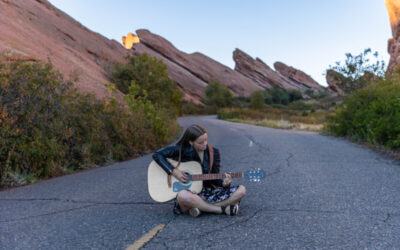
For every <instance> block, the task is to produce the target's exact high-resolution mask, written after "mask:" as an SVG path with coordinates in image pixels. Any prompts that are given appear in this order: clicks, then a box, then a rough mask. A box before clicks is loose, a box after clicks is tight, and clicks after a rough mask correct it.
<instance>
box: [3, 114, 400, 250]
mask: <svg viewBox="0 0 400 250" xmlns="http://www.w3.org/2000/svg"><path fill="white" fill-rule="evenodd" d="M179 122H180V123H181V125H182V126H183V127H185V126H188V125H190V124H193V123H199V124H202V125H203V126H204V127H205V128H206V129H207V130H208V135H209V143H210V144H212V145H213V146H214V147H217V148H219V149H220V151H221V154H222V169H223V170H224V171H232V172H236V171H242V170H248V169H250V168H253V167H260V168H262V169H264V170H265V171H266V172H267V177H266V179H264V181H263V182H261V183H249V182H246V181H245V180H243V179H234V183H236V184H239V183H240V184H244V185H246V187H247V196H246V197H245V198H244V199H243V201H242V203H241V204H240V214H239V216H236V217H230V216H226V215H211V214H206V215H204V214H202V215H201V216H200V217H197V218H192V217H190V216H187V215H180V216H175V215H174V214H173V213H172V203H171V202H168V203H163V204H159V203H155V202H153V201H152V200H151V198H150V196H149V195H148V192H147V166H148V164H149V163H150V161H151V154H149V155H145V156H143V157H141V158H137V159H133V160H130V161H126V162H121V163H116V164H113V165H110V166H107V167H102V168H97V169H93V170H88V171H83V172H80V173H77V174H72V175H68V176H63V177H59V178H54V179H51V180H46V181H41V182H38V183H35V184H32V185H29V186H24V187H20V188H14V189H10V190H6V191H3V192H0V215H1V216H0V249H126V248H129V247H131V248H138V247H143V249H205V248H212V249H222V248H230V249H265V248H334V249H338V248H341V249H354V248H358V249H360V248H400V192H399V191H400V166H399V164H398V163H397V162H394V161H393V160H390V159H386V158H383V157H381V156H380V155H378V154H376V153H375V152H373V151H371V150H369V149H366V148H364V147H361V146H358V145H356V144H352V143H349V142H347V141H344V140H341V139H337V138H332V137H326V136H321V135H319V134H315V133H310V132H295V131H288V130H277V129H271V128H265V127H256V126H251V125H243V124H238V123H230V122H226V121H221V120H217V119H216V118H215V117H214V116H202V117H186V118H181V119H180V120H179Z"/></svg>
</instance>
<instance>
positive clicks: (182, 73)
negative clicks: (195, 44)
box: [132, 30, 262, 97]
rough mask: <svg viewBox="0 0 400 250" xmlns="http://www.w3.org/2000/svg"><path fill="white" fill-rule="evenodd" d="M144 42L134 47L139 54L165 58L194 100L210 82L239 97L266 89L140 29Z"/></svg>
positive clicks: (212, 61)
mask: <svg viewBox="0 0 400 250" xmlns="http://www.w3.org/2000/svg"><path fill="white" fill-rule="evenodd" d="M136 33H137V34H138V36H139V38H140V41H141V43H140V44H135V45H133V47H132V52H133V53H134V54H135V55H140V54H143V53H148V54H150V55H152V56H156V57H157V58H160V59H162V60H163V61H164V62H165V63H166V64H167V65H168V73H169V75H170V76H171V78H172V79H174V80H175V81H176V82H177V83H178V85H179V86H180V87H181V88H182V89H184V90H185V91H186V92H187V95H188V96H190V97H199V96H202V95H203V93H204V89H205V87H206V86H207V83H209V82H212V81H215V80H218V81H219V82H220V83H222V84H224V85H226V86H227V87H228V88H229V89H230V90H231V91H232V92H233V93H234V94H235V95H238V96H249V95H250V94H251V93H252V92H253V91H255V90H261V89H262V88H261V87H259V86H257V84H255V83H254V82H253V81H252V80H250V79H248V78H247V77H244V76H243V75H241V74H239V73H238V72H235V71H233V70H232V69H230V68H228V67H226V66H225V65H222V64H221V63H219V62H217V61H215V60H213V59H211V58H209V57H207V56H205V55H203V54H201V53H193V54H187V53H184V52H182V51H179V50H178V49H176V48H175V47H174V46H173V45H172V44H171V43H170V42H168V41H167V40H165V39H164V38H162V37H160V36H158V35H155V34H153V33H151V32H150V31H148V30H137V31H136Z"/></svg>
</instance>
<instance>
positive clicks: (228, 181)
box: [222, 173, 232, 187]
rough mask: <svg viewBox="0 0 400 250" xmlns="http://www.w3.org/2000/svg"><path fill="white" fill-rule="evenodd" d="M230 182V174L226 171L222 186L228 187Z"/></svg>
mask: <svg viewBox="0 0 400 250" xmlns="http://www.w3.org/2000/svg"><path fill="white" fill-rule="evenodd" d="M231 183H232V176H231V175H230V174H228V173H225V178H224V181H223V182H222V186H224V187H228V186H229V185H231Z"/></svg>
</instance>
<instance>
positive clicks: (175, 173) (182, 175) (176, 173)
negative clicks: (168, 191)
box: [172, 168, 188, 183]
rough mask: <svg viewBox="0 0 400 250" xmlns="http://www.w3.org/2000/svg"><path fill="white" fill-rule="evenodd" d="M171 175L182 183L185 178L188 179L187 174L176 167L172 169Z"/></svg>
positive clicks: (184, 181)
mask: <svg viewBox="0 0 400 250" xmlns="http://www.w3.org/2000/svg"><path fill="white" fill-rule="evenodd" d="M172 175H173V176H174V177H175V178H176V179H178V180H179V181H180V182H182V183H186V182H187V179H188V177H187V174H186V173H185V172H183V171H181V170H179V169H177V168H175V169H174V171H173V172H172Z"/></svg>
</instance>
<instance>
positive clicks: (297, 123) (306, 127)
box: [218, 108, 329, 132]
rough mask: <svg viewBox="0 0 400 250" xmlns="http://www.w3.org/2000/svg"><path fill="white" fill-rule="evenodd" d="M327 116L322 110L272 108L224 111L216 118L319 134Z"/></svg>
mask: <svg viewBox="0 0 400 250" xmlns="http://www.w3.org/2000/svg"><path fill="white" fill-rule="evenodd" d="M328 114H329V113H328V112H326V111H323V110H319V111H315V112H310V111H298V110H285V109H272V108H268V109H265V110H245V109H224V110H221V111H220V112H219V113H218V117H219V118H221V119H224V120H227V121H232V122H240V123H246V124H252V125H257V126H264V127H270V128H279V129H293V130H302V131H314V132H320V131H321V130H322V128H323V127H324V124H325V121H326V116H327V115H328Z"/></svg>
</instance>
